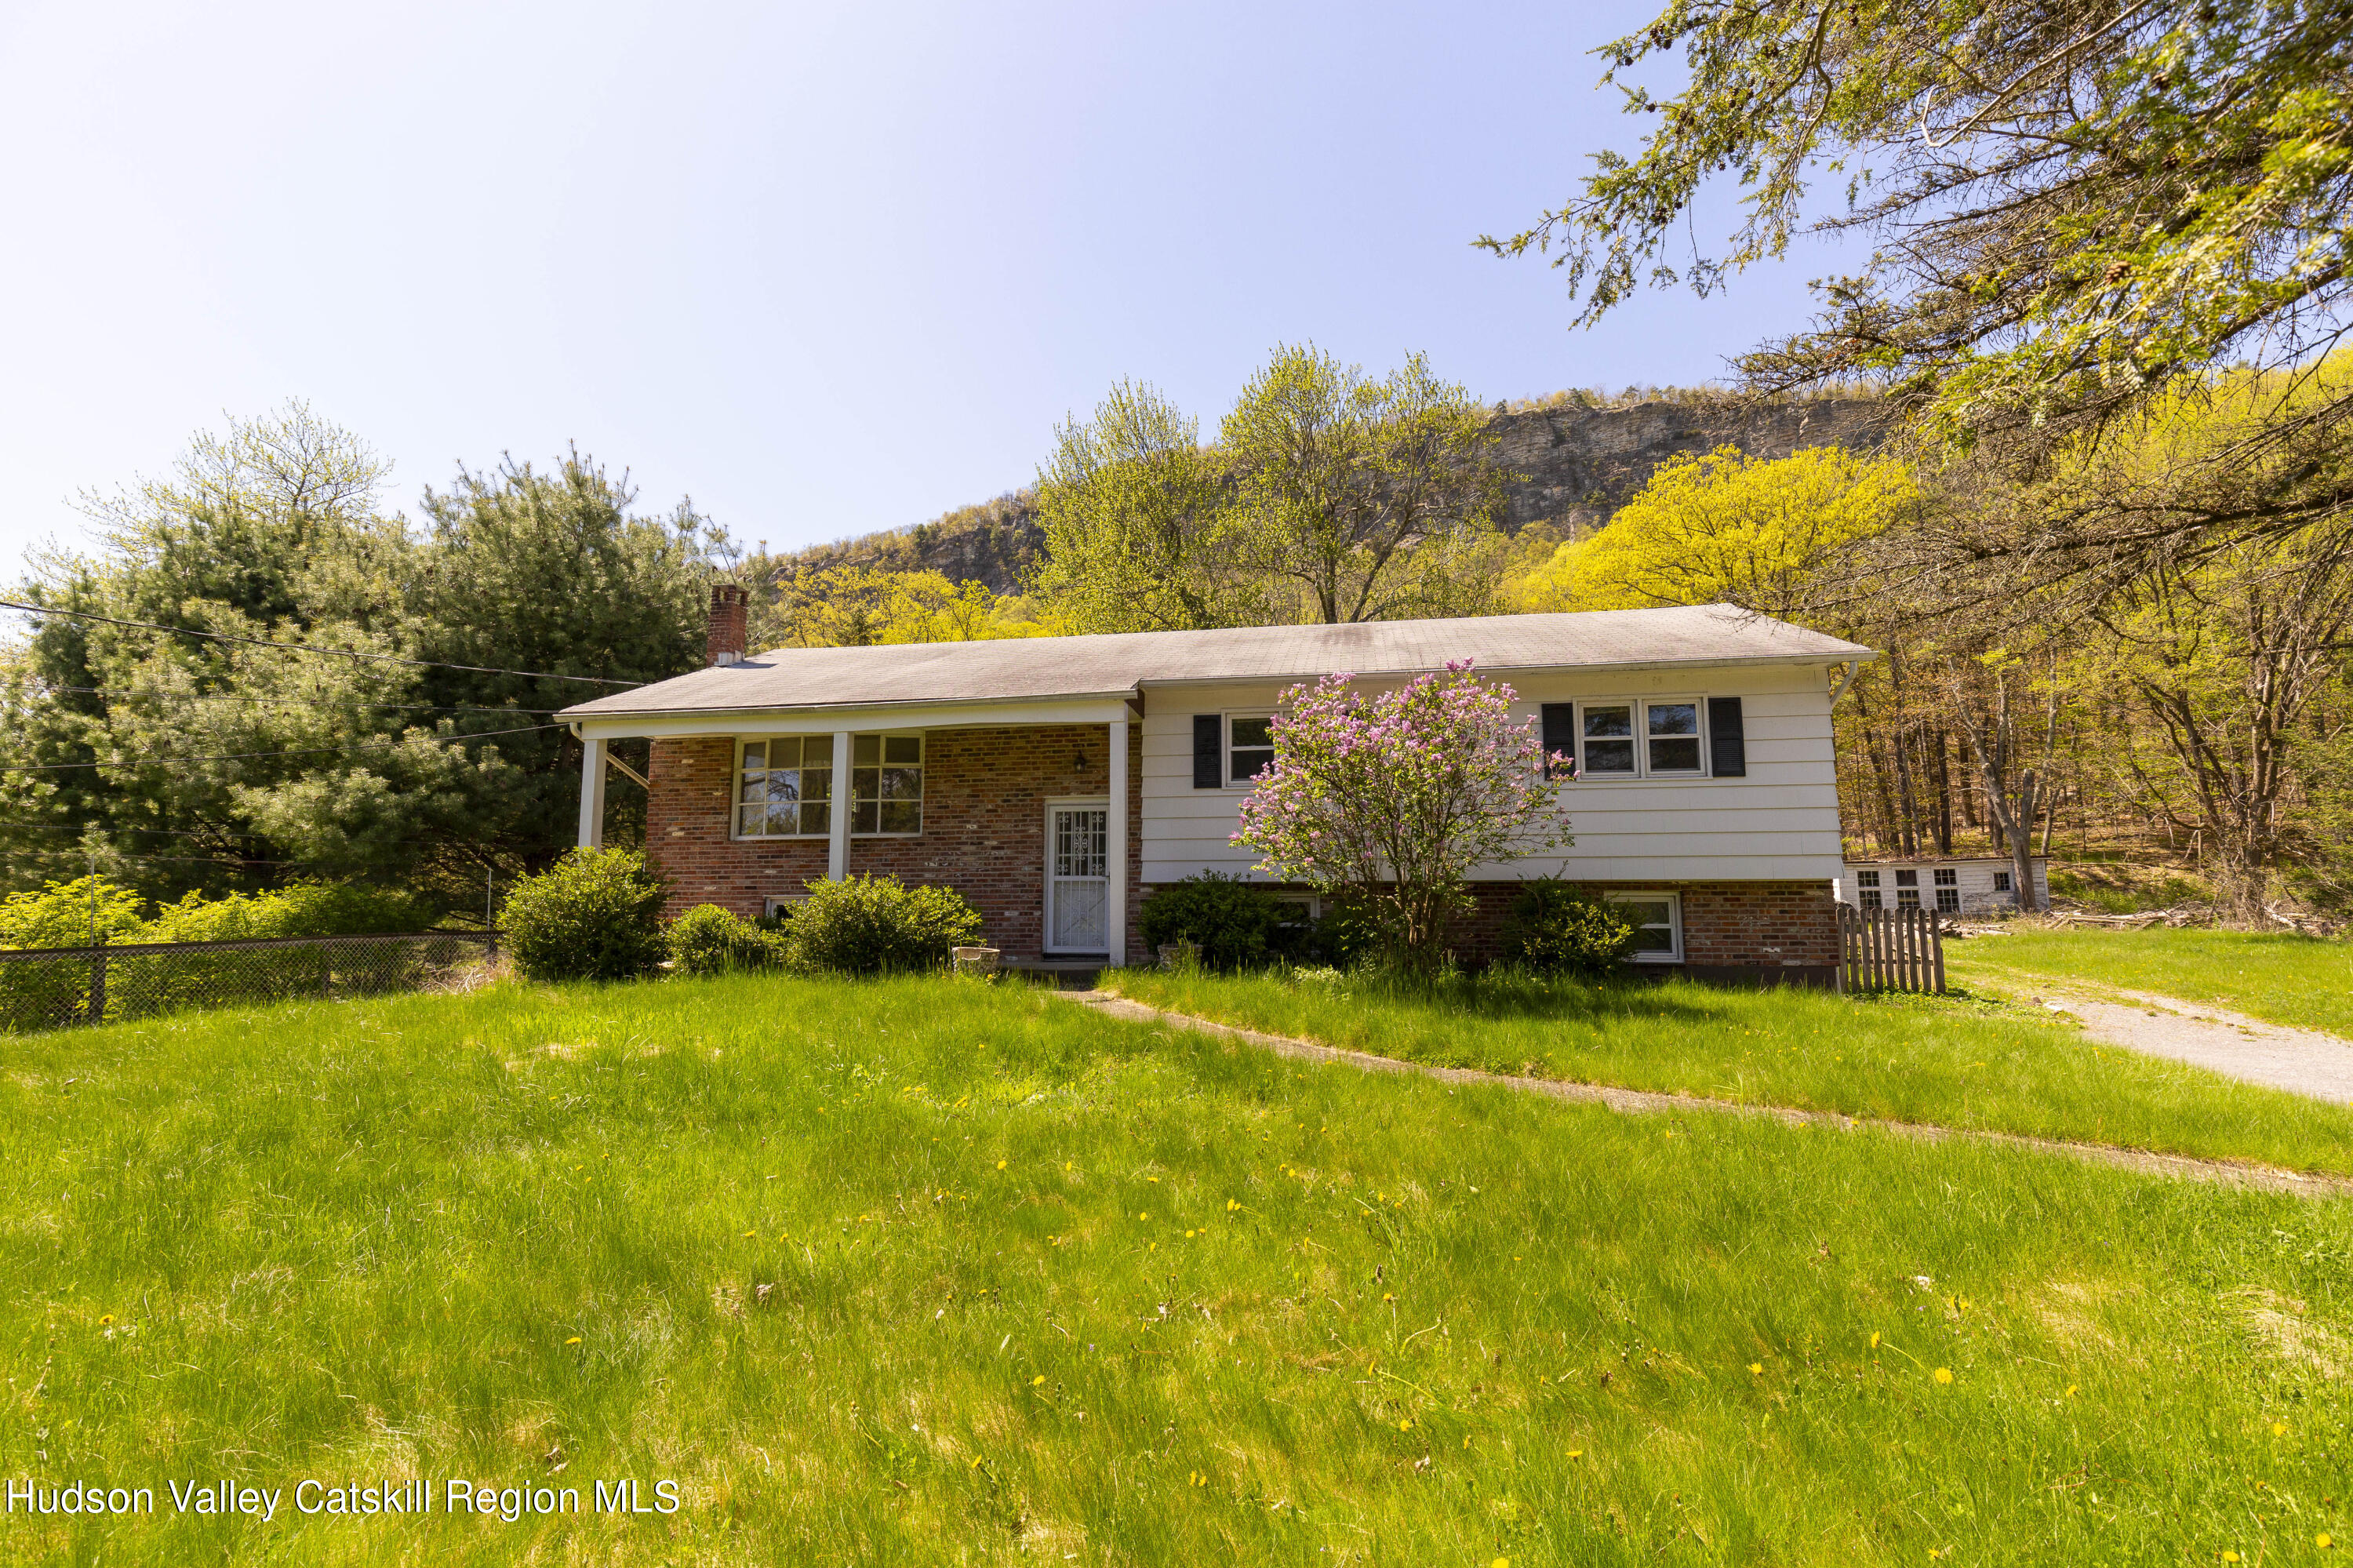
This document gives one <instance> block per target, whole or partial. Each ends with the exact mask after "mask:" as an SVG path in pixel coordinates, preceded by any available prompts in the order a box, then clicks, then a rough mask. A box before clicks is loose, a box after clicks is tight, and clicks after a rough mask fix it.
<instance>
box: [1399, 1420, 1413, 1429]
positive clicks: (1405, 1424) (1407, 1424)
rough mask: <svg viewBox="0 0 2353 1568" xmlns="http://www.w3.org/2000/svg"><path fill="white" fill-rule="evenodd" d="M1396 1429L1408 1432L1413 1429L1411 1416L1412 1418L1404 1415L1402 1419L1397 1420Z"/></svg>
mask: <svg viewBox="0 0 2353 1568" xmlns="http://www.w3.org/2000/svg"><path fill="white" fill-rule="evenodd" d="M1412 1430H1413V1418H1412V1417H1411V1416H1408V1417H1406V1418H1405V1419H1404V1420H1403V1421H1400V1422H1398V1431H1400V1432H1410V1431H1412Z"/></svg>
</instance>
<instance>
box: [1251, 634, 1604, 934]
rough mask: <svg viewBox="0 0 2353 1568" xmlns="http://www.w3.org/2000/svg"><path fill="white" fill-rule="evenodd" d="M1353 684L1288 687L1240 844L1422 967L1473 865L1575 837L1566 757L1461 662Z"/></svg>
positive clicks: (1343, 679)
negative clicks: (1397, 683)
mask: <svg viewBox="0 0 2353 1568" xmlns="http://www.w3.org/2000/svg"><path fill="white" fill-rule="evenodd" d="M1355 679H1356V677H1355V676H1354V675H1353V674H1346V675H1327V676H1325V677H1324V679H1323V680H1322V681H1321V682H1319V683H1317V684H1316V685H1315V686H1314V687H1313V688H1310V687H1307V686H1303V685H1302V686H1293V688H1292V689H1291V690H1289V691H1287V692H1285V693H1284V694H1282V707H1281V711H1279V712H1278V713H1277V714H1276V715H1275V717H1274V724H1273V729H1274V760H1273V761H1272V762H1271V763H1270V764H1268V765H1267V767H1266V768H1263V769H1262V770H1261V772H1260V773H1259V775H1258V778H1257V785H1258V788H1257V790H1256V792H1255V793H1253V794H1252V795H1251V796H1250V799H1249V800H1245V801H1243V802H1242V809H1241V816H1242V825H1241V831H1240V832H1238V833H1236V834H1234V836H1233V842H1235V843H1238V844H1241V845H1244V846H1246V847H1248V848H1250V849H1254V850H1256V851H1258V853H1259V855H1260V857H1261V858H1260V860H1259V863H1258V869H1259V870H1261V871H1263V872H1266V873H1268V874H1271V875H1272V876H1276V877H1279V878H1281V879H1282V881H1285V882H1297V883H1304V884H1306V885H1308V886H1310V887H1313V888H1314V889H1316V890H1317V891H1318V892H1321V893H1325V894H1330V895H1335V896H1337V897H1339V898H1341V899H1343V900H1344V901H1345V902H1346V903H1347V904H1349V905H1350V906H1353V907H1354V908H1355V909H1356V910H1357V911H1358V912H1359V913H1360V914H1361V915H1362V916H1365V917H1366V919H1367V920H1368V921H1369V923H1370V925H1371V927H1372V929H1373V933H1374V935H1375V936H1376V938H1377V940H1378V942H1379V945H1380V948H1381V951H1382V954H1383V956H1384V957H1385V958H1386V959H1388V961H1389V962H1391V963H1392V964H1394V965H1395V966H1397V967H1398V968H1399V969H1404V970H1407V971H1409V972H1412V973H1419V974H1427V973H1429V972H1430V971H1431V970H1432V969H1436V968H1437V967H1438V964H1439V962H1440V958H1441V957H1442V954H1443V951H1444V948H1443V945H1442V944H1443V941H1444V938H1445V930H1446V922H1447V920H1448V918H1449V917H1450V916H1453V915H1455V914H1458V913H1460V912H1461V910H1463V909H1465V908H1467V907H1468V906H1470V903H1471V896H1470V890H1469V888H1468V887H1467V886H1466V885H1465V879H1466V878H1467V877H1468V876H1469V874H1470V873H1471V870H1472V867H1474V866H1478V865H1482V864H1487V863H1492V862H1495V861H1504V860H1513V859H1516V858H1518V857H1520V856H1522V855H1528V854H1538V853H1543V852H1545V851H1546V850H1549V849H1556V848H1560V847H1563V846H1566V845H1567V843H1568V842H1570V840H1569V835H1568V823H1567V819H1566V817H1564V816H1563V814H1562V812H1561V809H1560V787H1561V782H1562V780H1563V779H1566V778H1567V776H1568V774H1569V772H1570V759H1569V758H1567V757H1558V756H1556V757H1553V758H1546V755H1545V751H1544V747H1543V745H1542V743H1541V742H1540V741H1539V740H1538V738H1537V733H1536V721H1535V720H1534V719H1527V720H1525V721H1521V722H1517V723H1515V722H1514V720H1513V718H1512V714H1511V704H1512V699H1513V696H1514V693H1513V691H1512V688H1511V687H1509V686H1507V685H1504V684H1502V683H1494V684H1492V685H1491V684H1489V683H1484V682H1482V681H1481V680H1479V679H1478V678H1477V677H1476V676H1475V675H1473V674H1472V670H1471V662H1470V661H1468V660H1464V661H1462V662H1459V663H1450V664H1448V665H1447V666H1446V673H1444V674H1442V675H1435V674H1433V675H1424V676H1422V677H1420V678H1419V679H1418V680H1415V681H1413V682H1412V683H1409V684H1408V685H1405V686H1403V687H1400V688H1398V689H1397V690H1394V691H1386V692H1376V693H1369V694H1368V693H1363V692H1358V691H1356V690H1354V689H1353V688H1352V685H1351V683H1353V682H1354V681H1355ZM1547 761H1549V762H1550V763H1551V764H1552V767H1551V768H1549V769H1547V768H1546V762H1547ZM1547 772H1549V773H1550V775H1551V776H1550V777H1547Z"/></svg>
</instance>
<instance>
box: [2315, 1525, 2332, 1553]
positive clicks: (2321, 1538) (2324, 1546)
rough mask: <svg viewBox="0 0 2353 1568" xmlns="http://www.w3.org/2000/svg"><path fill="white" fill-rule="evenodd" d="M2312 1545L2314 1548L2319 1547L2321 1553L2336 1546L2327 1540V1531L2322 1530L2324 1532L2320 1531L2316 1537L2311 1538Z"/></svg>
mask: <svg viewBox="0 0 2353 1568" xmlns="http://www.w3.org/2000/svg"><path fill="white" fill-rule="evenodd" d="M2312 1543H2313V1544H2314V1545H2315V1546H2317V1547H2319V1548H2320V1549H2321V1550H2322V1551H2323V1552H2326V1551H2327V1550H2328V1549H2329V1548H2330V1547H2332V1546H2334V1545H2336V1544H2337V1542H2333V1541H2331V1540H2329V1539H2328V1531H2325V1530H2324V1531H2321V1532H2320V1533H2319V1534H2318V1535H2316V1536H2314V1537H2313V1538H2312Z"/></svg>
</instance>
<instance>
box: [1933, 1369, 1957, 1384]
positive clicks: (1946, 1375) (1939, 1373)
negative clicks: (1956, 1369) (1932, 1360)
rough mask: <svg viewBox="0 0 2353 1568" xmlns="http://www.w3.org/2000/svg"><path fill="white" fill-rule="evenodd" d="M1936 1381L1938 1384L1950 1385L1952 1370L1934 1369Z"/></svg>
mask: <svg viewBox="0 0 2353 1568" xmlns="http://www.w3.org/2000/svg"><path fill="white" fill-rule="evenodd" d="M1936 1381H1937V1382H1938V1383H1950V1382H1952V1381H1953V1369H1952V1368H1950V1367H1938V1368H1937V1369H1936Z"/></svg>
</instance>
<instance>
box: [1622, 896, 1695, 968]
mask: <svg viewBox="0 0 2353 1568" xmlns="http://www.w3.org/2000/svg"><path fill="white" fill-rule="evenodd" d="M1609 902H1610V903H1612V904H1615V905H1616V906H1618V907H1619V909H1620V912H1621V913H1623V914H1624V915H1625V916H1626V918H1627V919H1629V920H1630V921H1632V922H1633V924H1634V951H1633V953H1632V954H1631V957H1632V959H1633V960H1634V961H1635V962H1636V963H1638V964H1679V963H1681V962H1683V904H1682V901H1681V900H1680V899H1678V898H1677V897H1676V896H1675V895H1673V894H1672V893H1613V894H1610V895H1609Z"/></svg>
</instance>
